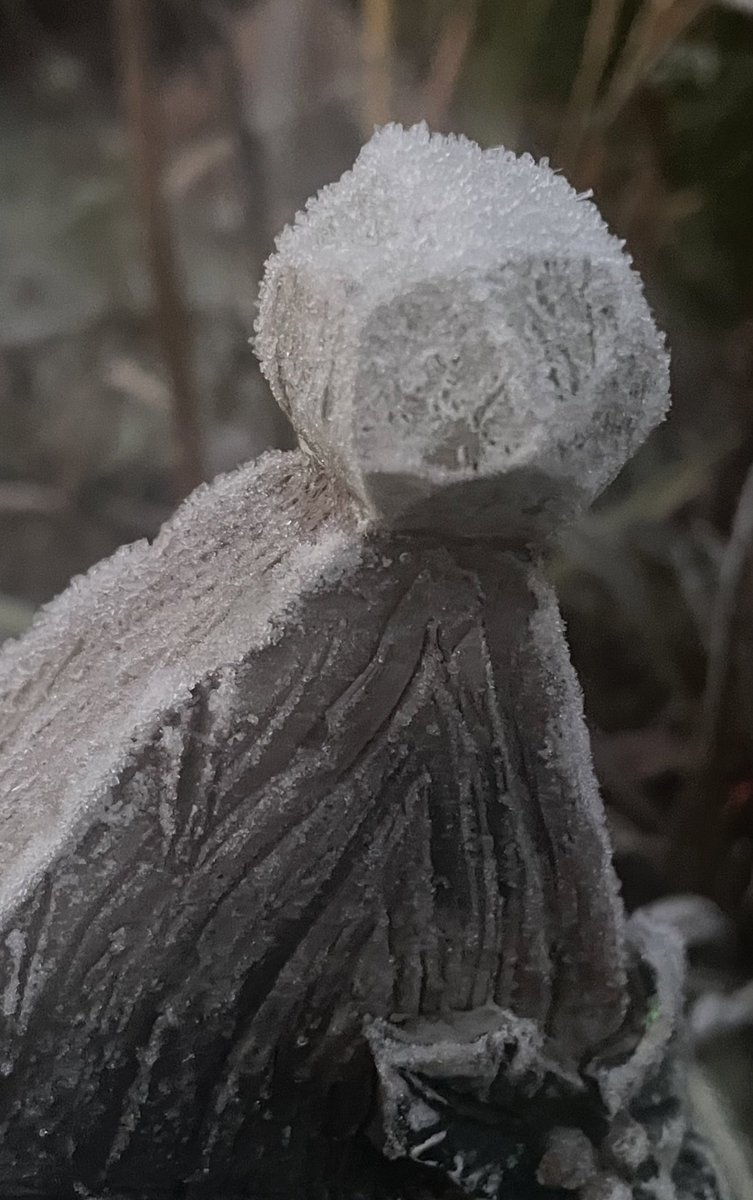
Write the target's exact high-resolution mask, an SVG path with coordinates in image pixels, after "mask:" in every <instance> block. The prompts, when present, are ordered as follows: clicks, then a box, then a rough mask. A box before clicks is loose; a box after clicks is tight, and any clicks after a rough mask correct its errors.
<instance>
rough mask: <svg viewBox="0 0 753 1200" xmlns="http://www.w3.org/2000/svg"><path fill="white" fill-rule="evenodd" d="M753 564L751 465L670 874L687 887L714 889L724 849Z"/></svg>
mask: <svg viewBox="0 0 753 1200" xmlns="http://www.w3.org/2000/svg"><path fill="white" fill-rule="evenodd" d="M752 567H753V464H752V465H751V466H750V467H749V468H748V473H747V475H746V477H745V482H744V483H743V487H742V490H741V492H740V498H739V500H738V505H737V511H736V513H735V518H734V521H733V523H732V529H731V532H730V536H729V541H728V543H727V546H726V548H725V551H724V555H723V558H722V564H721V570H720V576H719V586H718V589H717V594H716V598H715V602H714V607H713V611H712V617H711V632H710V637H709V658H708V668H707V673H706V687H705V690H704V696H703V704H702V708H701V721H700V730H699V739H698V740H699V759H698V762H699V766H698V770H697V772H696V773H695V774H694V776H693V777H692V778H691V780H690V781H689V784H688V787H687V789H686V791H685V795H684V797H683V798H682V800H681V802H680V804H679V806H678V812H677V819H676V825H675V829H676V837H675V838H674V839H673V841H672V846H671V854H672V856H673V858H672V862H671V863H670V869H671V873H672V875H673V876H674V878H675V879H676V881H677V882H678V883H679V884H680V885H681V886H685V887H698V888H700V889H701V890H704V891H711V892H713V891H714V888H715V883H716V880H717V876H718V871H719V867H720V865H721V859H722V854H723V849H724V841H725V836H724V827H723V821H722V817H721V811H720V809H721V805H722V804H723V803H724V801H725V800H726V798H727V794H728V788H729V785H730V783H731V782H732V781H731V780H730V779H729V771H728V767H727V765H726V764H727V759H728V755H727V748H728V744H729V734H730V731H731V730H733V729H734V726H735V710H736V687H735V684H736V672H735V656H734V650H735V645H736V643H737V639H738V635H739V632H740V627H741V625H742V624H743V622H745V623H747V621H748V619H749V617H748V613H747V612H745V611H744V603H743V601H744V599H745V592H746V588H747V586H748V584H749V582H750V577H751V568H752Z"/></svg>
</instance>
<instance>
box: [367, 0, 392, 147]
mask: <svg viewBox="0 0 753 1200" xmlns="http://www.w3.org/2000/svg"><path fill="white" fill-rule="evenodd" d="M391 55H392V6H391V0H362V3H361V57H362V61H363V132H364V134H365V135H366V136H367V137H370V136H371V134H372V133H373V132H374V126H375V125H385V124H386V123H387V122H388V121H389V120H390V119H391V117H392V62H391Z"/></svg>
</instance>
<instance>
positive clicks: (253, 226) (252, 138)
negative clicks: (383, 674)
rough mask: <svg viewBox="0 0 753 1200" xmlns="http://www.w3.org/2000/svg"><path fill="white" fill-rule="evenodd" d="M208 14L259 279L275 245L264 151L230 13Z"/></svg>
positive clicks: (217, 9) (215, 10)
mask: <svg viewBox="0 0 753 1200" xmlns="http://www.w3.org/2000/svg"><path fill="white" fill-rule="evenodd" d="M208 13H209V17H210V20H211V22H212V27H213V29H214V32H215V34H216V36H217V41H218V44H219V53H220V55H221V78H220V80H219V83H220V86H221V88H222V102H223V107H224V110H225V117H226V120H227V123H228V126H229V129H230V133H231V135H232V137H233V139H234V141H235V143H236V147H237V161H238V173H239V176H240V187H241V201H242V205H243V217H244V225H245V230H246V242H247V246H248V250H249V252H250V253H251V254H252V255H253V264H252V266H253V272H254V278H256V279H258V278H259V277H260V276H261V271H262V267H263V265H264V260H265V258H266V257H267V254H268V253H269V252H270V250H271V248H272V243H273V236H272V232H271V227H270V222H269V205H268V203H267V195H266V188H265V179H264V168H263V148H262V146H261V143H260V141H259V138H258V137H257V134H256V132H255V131H254V129H253V128H252V126H251V124H250V122H249V121H248V120H247V118H246V105H245V102H244V87H243V78H242V76H241V70H240V66H239V63H238V59H237V56H236V53H235V48H234V45H233V29H232V25H231V23H230V19H229V17H228V13H227V12H226V10H225V7H224V5H223V4H222V3H221V2H217V3H213V4H211V5H210V7H209V10H208Z"/></svg>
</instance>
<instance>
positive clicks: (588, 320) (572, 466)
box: [257, 125, 668, 539]
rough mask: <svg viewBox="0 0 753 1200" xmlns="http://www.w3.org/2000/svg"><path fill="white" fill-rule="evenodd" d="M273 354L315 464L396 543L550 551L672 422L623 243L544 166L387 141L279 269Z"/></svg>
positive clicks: (370, 153) (268, 356) (450, 146)
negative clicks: (512, 542) (399, 536)
mask: <svg viewBox="0 0 753 1200" xmlns="http://www.w3.org/2000/svg"><path fill="white" fill-rule="evenodd" d="M257 334H258V336H257V350H258V353H259V356H260V359H261V363H262V367H263V370H264V372H265V374H266V376H267V378H268V379H269V381H270V384H271V386H272V390H273V392H274V394H275V396H276V397H277V400H278V402H279V403H280V404H281V405H282V407H283V408H284V409H285V411H286V412H287V413H288V414H289V415H290V417H291V418H292V420H293V423H294V425H295V427H296V429H297V430H298V433H299V435H300V437H301V439H302V441H303V442H304V444H305V445H306V446H308V447H309V449H310V450H311V451H312V452H313V454H314V455H315V456H316V457H317V458H318V459H319V461H320V462H321V463H322V464H323V465H324V466H325V468H326V469H327V470H328V471H329V472H330V473H331V474H333V475H335V476H337V477H339V478H340V479H341V480H342V481H343V482H344V483H345V484H346V485H347V487H348V488H349V489H350V491H351V492H352V493H353V494H354V495H355V496H356V497H357V498H358V500H359V501H360V502H361V504H362V506H363V507H364V508H365V510H366V511H367V513H368V514H369V515H370V516H371V517H372V518H373V519H374V520H375V521H377V522H378V523H380V524H384V525H387V526H391V527H396V528H407V529H419V530H420V529H424V530H427V531H433V530H435V531H438V532H441V533H442V534H444V535H447V536H474V537H477V536H493V537H500V538H510V539H519V538H524V539H535V538H537V537H538V536H540V535H542V534H544V533H546V532H547V531H548V530H550V529H551V528H553V527H554V526H556V525H558V524H559V523H561V522H562V521H564V520H567V519H568V518H570V517H571V516H572V515H574V514H575V513H576V512H577V511H578V510H579V509H580V508H581V507H583V506H584V505H586V504H588V503H589V502H590V501H591V500H592V499H593V497H594V496H595V495H596V494H598V492H599V491H601V489H602V488H603V487H605V486H606V484H607V483H608V482H609V481H610V480H611V479H612V478H613V477H614V476H615V474H616V473H617V471H618V470H619V469H620V467H621V466H622V464H623V463H624V462H625V461H626V460H627V458H628V457H629V456H630V455H631V454H632V453H633V452H634V451H635V449H636V448H637V446H638V445H639V444H640V443H641V442H642V441H643V439H644V438H645V437H646V435H647V434H648V432H649V431H650V430H651V429H652V428H653V426H654V425H656V424H657V423H658V422H659V421H660V420H661V418H662V417H663V416H664V414H665V411H666V408H667V404H668V365H667V356H666V353H665V349H664V342H663V338H662V336H661V335H660V333H659V332H658V330H657V328H656V326H655V324H654V322H653V319H652V317H651V314H650V311H649V309H648V306H647V304H646V301H645V298H644V295H643V291H642V287H641V282H640V279H639V278H638V276H637V274H636V273H635V272H634V271H633V269H632V267H631V264H630V260H629V258H628V257H627V255H626V254H625V252H624V249H623V245H622V243H621V242H620V241H619V240H618V239H617V238H615V237H613V236H612V235H611V234H610V233H609V231H608V229H607V227H606V225H605V224H604V222H603V220H602V219H601V217H600V215H599V213H598V211H597V209H596V207H595V206H594V205H593V204H592V203H591V202H590V201H588V200H587V199H585V198H583V197H580V196H578V195H577V194H576V193H575V192H574V191H573V189H572V188H571V187H570V186H569V184H568V183H567V182H566V180H565V179H564V178H562V176H560V175H557V174H555V172H553V171H552V170H550V169H549V168H548V167H547V166H546V165H537V164H536V163H534V161H533V160H532V159H531V158H530V157H528V156H524V157H522V158H518V157H516V156H515V155H514V154H511V153H509V152H508V151H505V150H502V149H495V150H488V151H482V150H481V149H480V148H479V147H478V146H476V145H475V144H474V143H473V142H470V141H468V140H466V139H465V138H457V137H442V136H438V135H430V134H429V132H428V130H427V129H426V127H425V126H417V127H415V128H413V129H408V130H404V129H402V128H400V127H399V126H394V125H393V126H387V127H386V128H384V129H382V130H381V131H379V132H378V133H377V134H376V135H375V136H374V138H372V140H371V141H370V142H369V143H368V145H367V146H365V147H364V149H363V150H362V152H361V154H360V156H359V158H358V160H357V162H356V163H355V165H354V167H353V168H352V170H350V171H348V172H347V173H346V174H345V175H344V176H343V177H342V178H341V179H340V180H339V182H337V183H335V184H333V185H331V186H330V187H327V188H325V189H324V190H323V191H322V192H321V193H320V194H319V195H318V196H317V197H316V198H315V199H313V200H311V201H310V202H309V204H308V207H307V209H306V211H305V212H304V213H302V214H300V215H299V216H298V218H297V219H296V222H295V224H294V225H293V226H291V227H290V228H288V229H286V230H285V231H284V232H283V234H282V235H281V237H280V238H279V240H278V244H277V251H276V253H275V254H274V255H273V256H272V257H271V259H270V260H269V262H268V264H267V269H266V274H265V278H264V282H263V285H262V292H261V307H260V315H259V319H258V322H257Z"/></svg>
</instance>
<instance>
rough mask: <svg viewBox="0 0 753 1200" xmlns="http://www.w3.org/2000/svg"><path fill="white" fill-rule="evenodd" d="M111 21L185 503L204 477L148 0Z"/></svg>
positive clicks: (119, 5) (131, 2)
mask: <svg viewBox="0 0 753 1200" xmlns="http://www.w3.org/2000/svg"><path fill="white" fill-rule="evenodd" d="M114 17H115V30H116V36H117V44H118V50H119V57H120V65H121V72H122V81H123V82H122V86H123V103H124V108H125V115H126V122H127V125H128V132H129V136H130V140H131V148H132V155H133V164H134V174H135V181H136V189H137V195H138V203H139V207H140V209H141V218H142V222H143V226H144V232H145V235H146V242H147V253H148V263H149V274H150V278H151V284H152V288H153V291H154V298H155V303H156V310H157V311H156V316H157V335H158V337H159V340H160V344H161V350H162V354H163V357H164V359H165V365H166V367H167V370H168V373H169V376H170V383H171V391H172V401H173V414H174V423H175V434H176V442H177V468H176V490H177V493H178V497H179V498H182V497H183V496H185V495H187V494H188V493H189V492H191V491H193V489H194V488H195V487H196V486H197V484H199V483H200V482H201V480H202V478H203V470H202V452H201V433H200V427H199V416H198V402H197V396H196V391H195V387H194V382H193V378H192V373H191V366H190V348H191V333H190V314H189V310H188V306H187V304H186V301H185V298H184V294H183V289H182V286H181V283H180V280H179V271H178V263H177V258H176V254H175V249H174V245H173V238H172V232H171V228H170V219H169V214H168V211H167V206H166V204H165V201H164V198H163V195H162V190H161V169H162V146H161V114H160V106H159V101H158V98H157V96H156V93H155V87H154V81H153V78H152V72H151V67H150V54H149V0H115V3H114Z"/></svg>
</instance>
